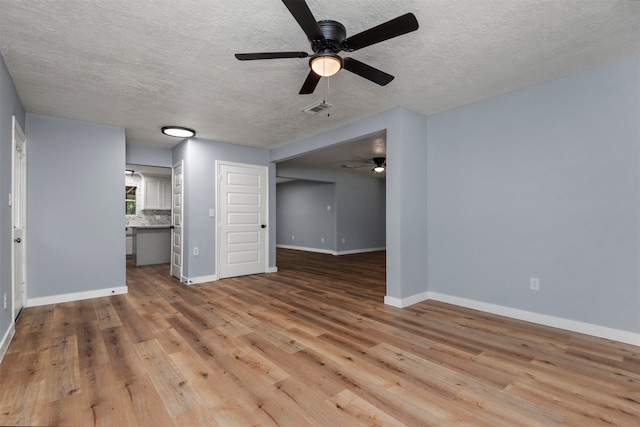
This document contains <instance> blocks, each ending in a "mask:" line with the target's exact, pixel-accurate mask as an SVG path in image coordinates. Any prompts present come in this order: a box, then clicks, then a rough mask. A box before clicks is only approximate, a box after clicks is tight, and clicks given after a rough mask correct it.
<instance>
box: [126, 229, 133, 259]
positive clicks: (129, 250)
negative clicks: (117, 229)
mask: <svg viewBox="0 0 640 427" xmlns="http://www.w3.org/2000/svg"><path fill="white" fill-rule="evenodd" d="M125 234H126V237H127V256H131V255H133V229H132V228H131V227H126V228H125Z"/></svg>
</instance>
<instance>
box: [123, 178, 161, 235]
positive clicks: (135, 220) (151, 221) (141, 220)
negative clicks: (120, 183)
mask: <svg viewBox="0 0 640 427" xmlns="http://www.w3.org/2000/svg"><path fill="white" fill-rule="evenodd" d="M125 185H126V186H134V187H136V214H135V215H125V218H126V224H127V227H128V226H130V225H171V211H168V210H167V211H165V210H144V211H143V210H140V206H141V200H142V178H141V177H140V175H136V174H134V175H126V176H125Z"/></svg>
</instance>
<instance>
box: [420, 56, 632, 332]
mask: <svg viewBox="0 0 640 427" xmlns="http://www.w3.org/2000/svg"><path fill="white" fill-rule="evenodd" d="M639 82H640V60H639V59H638V58H635V59H633V60H628V61H624V62H620V63H616V64H612V65H609V66H606V67H601V68H597V69H594V70H590V71H587V72H583V73H580V74H577V75H573V76H570V77H567V78H563V79H560V80H556V81H552V82H548V83H545V84H542V85H538V86H535V87H531V88H528V89H525V90H520V91H517V92H513V93H510V94H507V95H503V96H499V97H496V98H492V99H488V100H485V101H481V102H477V103H475V104H472V105H467V106H464V107H461V108H458V109H455V110H452V111H447V112H443V113H441V114H436V115H433V116H430V117H429V132H428V135H429V156H428V158H429V163H428V170H429V179H428V181H427V188H428V195H429V203H428V207H429V210H428V217H429V228H428V236H429V248H428V249H429V290H430V291H435V292H440V293H444V294H449V295H454V296H459V297H464V298H469V299H473V300H478V301H484V302H488V303H493V304H498V305H503V306H507V307H512V308H518V309H522V310H527V311H532V312H537V313H542V314H547V315H552V316H557V317H561V318H567V319H572V320H577V321H582V322H587V323H592V324H597V325H602V326H607V327H611V328H617V329H621V330H626V331H632V332H640V125H639V120H640V101H639V98H640V87H639ZM530 277H536V278H540V288H541V290H540V291H539V292H532V291H530V290H529V278H530Z"/></svg>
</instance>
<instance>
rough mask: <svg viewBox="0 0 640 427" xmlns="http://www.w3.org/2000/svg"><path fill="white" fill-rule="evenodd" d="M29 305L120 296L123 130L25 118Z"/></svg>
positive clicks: (31, 116) (122, 274) (39, 117)
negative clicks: (112, 295)
mask: <svg viewBox="0 0 640 427" xmlns="http://www.w3.org/2000/svg"><path fill="white" fill-rule="evenodd" d="M26 124H27V126H26V136H27V141H28V142H27V143H28V150H29V151H28V167H27V185H28V187H27V205H28V208H27V227H28V230H27V242H28V245H27V279H28V284H27V300H28V304H29V305H38V304H47V303H51V302H56V301H65V300H76V299H82V298H86V297H95V296H100V295H111V294H113V293H121V292H126V283H125V281H126V279H125V263H124V259H125V233H124V228H125V215H124V207H123V206H124V180H125V178H124V165H125V135H124V129H123V128H120V127H115V126H108V125H102V124H96V123H87V122H81V121H77V120H67V119H61V118H57V117H51V116H44V115H38V114H31V113H28V114H27V123H26Z"/></svg>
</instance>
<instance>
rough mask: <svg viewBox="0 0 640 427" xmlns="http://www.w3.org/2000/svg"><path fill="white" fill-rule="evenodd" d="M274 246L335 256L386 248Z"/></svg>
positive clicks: (384, 248)
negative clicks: (335, 249)
mask: <svg viewBox="0 0 640 427" xmlns="http://www.w3.org/2000/svg"><path fill="white" fill-rule="evenodd" d="M276 248H282V249H293V250H296V251H306V252H315V253H319V254H328V255H335V256H340V255H351V254H362V253H366V252H378V251H384V250H386V249H387V248H386V247H381V248H364V249H351V250H348V251H332V250H331V249H319V248H308V247H305V246H293V245H276Z"/></svg>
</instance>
